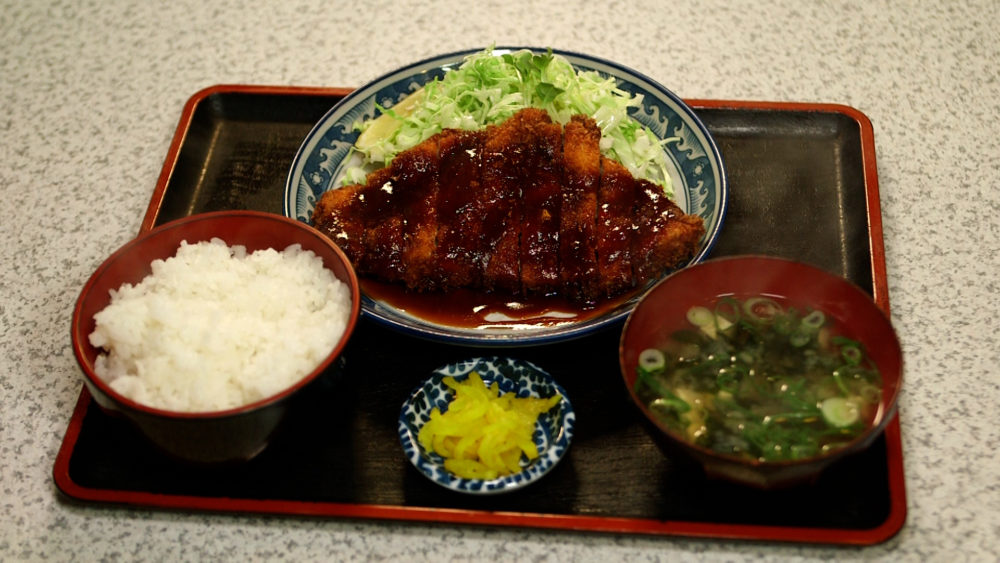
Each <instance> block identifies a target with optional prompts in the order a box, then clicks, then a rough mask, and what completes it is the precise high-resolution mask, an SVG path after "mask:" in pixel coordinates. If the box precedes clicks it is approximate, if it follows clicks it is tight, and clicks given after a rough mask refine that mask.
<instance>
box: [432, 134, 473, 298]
mask: <svg viewBox="0 0 1000 563" xmlns="http://www.w3.org/2000/svg"><path fill="white" fill-rule="evenodd" d="M483 138H484V133H483V132H482V131H459V130H445V131H442V132H441V133H440V134H439V135H438V154H439V156H440V163H439V169H438V170H439V173H438V198H437V202H438V215H437V216H438V234H437V249H438V253H437V257H438V267H437V271H438V280H439V281H440V284H439V285H440V287H441V288H442V289H449V288H459V287H479V286H480V284H481V283H482V256H481V252H480V250H479V240H480V238H481V231H482V216H481V215H480V213H481V209H479V207H480V205H479V203H478V195H479V194H480V192H481V190H480V183H481V179H482V161H481V159H480V155H481V153H482V144H483Z"/></svg>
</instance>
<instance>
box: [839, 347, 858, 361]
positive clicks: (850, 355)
mask: <svg viewBox="0 0 1000 563" xmlns="http://www.w3.org/2000/svg"><path fill="white" fill-rule="evenodd" d="M840 355H841V356H842V357H843V358H844V361H846V362H847V363H848V364H850V365H852V366H856V365H858V364H860V363H861V358H862V356H863V354H862V353H861V348H859V347H858V346H856V345H854V346H851V345H848V346H844V347H843V348H841V349H840Z"/></svg>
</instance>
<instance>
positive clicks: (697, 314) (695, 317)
mask: <svg viewBox="0 0 1000 563" xmlns="http://www.w3.org/2000/svg"><path fill="white" fill-rule="evenodd" d="M687 320H688V322H689V323H691V324H693V325H694V326H696V327H698V328H704V327H706V326H711V325H713V324H714V323H715V315H713V314H712V311H709V310H708V308H706V307H691V308H690V309H688V311H687Z"/></svg>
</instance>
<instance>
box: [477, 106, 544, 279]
mask: <svg viewBox="0 0 1000 563" xmlns="http://www.w3.org/2000/svg"><path fill="white" fill-rule="evenodd" d="M546 122H550V120H549V117H548V114H547V113H546V112H545V111H544V110H538V109H525V110H522V111H519V112H517V113H516V114H514V115H513V116H511V117H510V118H509V119H507V120H506V121H504V122H503V123H502V124H500V125H498V126H496V127H491V128H490V129H489V130H488V134H487V136H486V140H485V141H484V143H483V185H482V188H483V194H484V197H485V202H486V205H485V206H484V208H483V212H484V215H483V246H484V248H486V249H489V250H488V252H487V260H486V264H485V269H484V271H483V288H484V289H486V290H487V291H495V290H499V291H505V292H508V293H511V294H515V295H516V294H518V293H520V292H521V233H522V225H523V214H524V200H523V196H522V192H523V188H524V187H525V186H527V185H528V184H530V183H531V182H533V181H534V176H535V175H536V169H537V166H535V165H534V164H535V163H534V162H533V161H534V160H535V159H533V158H532V154H533V153H534V151H535V147H534V144H535V137H536V134H535V127H536V125H538V124H540V123H546Z"/></svg>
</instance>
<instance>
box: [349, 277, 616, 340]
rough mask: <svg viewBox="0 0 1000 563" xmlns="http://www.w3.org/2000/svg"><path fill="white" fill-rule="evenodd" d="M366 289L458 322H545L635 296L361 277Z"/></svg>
mask: <svg viewBox="0 0 1000 563" xmlns="http://www.w3.org/2000/svg"><path fill="white" fill-rule="evenodd" d="M361 289H362V291H363V292H364V293H365V294H366V295H368V296H369V297H371V298H372V299H376V300H378V301H381V302H383V303H385V304H386V305H389V306H391V307H393V308H395V309H398V310H400V311H404V312H406V313H407V314H410V315H413V316H414V317H417V318H420V319H423V320H425V321H428V322H431V323H435V324H440V325H446V326H450V327H456V328H465V329H474V328H489V327H511V328H515V327H517V328H543V327H553V326H559V325H562V324H569V323H578V322H581V321H586V320H588V319H592V318H596V317H598V316H600V315H603V314H604V313H606V312H608V311H611V310H613V309H615V308H616V307H618V306H619V305H621V304H622V303H623V302H625V301H627V300H628V299H630V298H631V297H632V296H633V295H634V294H635V293H636V292H631V293H628V294H625V295H621V296H618V297H615V298H612V299H605V300H602V301H600V302H598V303H596V304H591V305H581V304H580V303H578V302H574V301H571V300H569V299H566V298H564V297H559V296H556V295H532V296H527V297H525V296H513V295H508V294H502V293H496V292H494V293H487V292H485V291H479V290H472V289H455V290H450V291H439V292H422V293H419V292H415V291H411V290H408V289H407V288H406V287H405V286H403V285H401V284H396V283H386V282H380V281H377V280H372V279H362V280H361Z"/></svg>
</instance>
